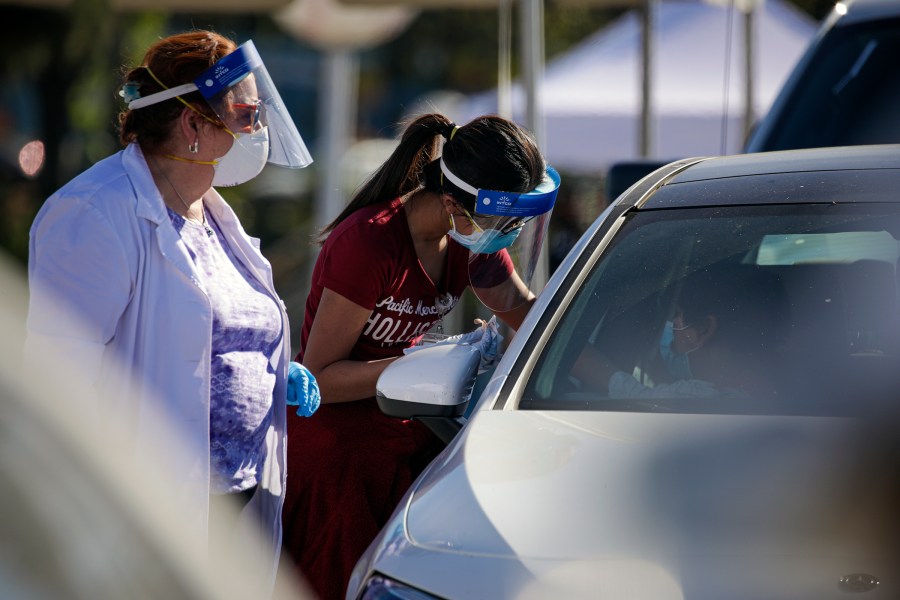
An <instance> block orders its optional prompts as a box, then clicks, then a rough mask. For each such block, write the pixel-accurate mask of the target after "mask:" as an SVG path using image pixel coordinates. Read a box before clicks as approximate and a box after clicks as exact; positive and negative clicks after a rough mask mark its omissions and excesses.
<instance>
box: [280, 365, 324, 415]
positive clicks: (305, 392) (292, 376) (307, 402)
mask: <svg viewBox="0 0 900 600" xmlns="http://www.w3.org/2000/svg"><path fill="white" fill-rule="evenodd" d="M321 400H322V398H321V396H319V384H318V383H316V378H315V377H313V374H312V373H310V372H309V369H307V368H306V367H304V366H303V365H301V364H300V363H296V362H293V361H291V363H290V364H289V365H288V378H287V403H288V404H289V405H290V406H296V407H297V414H298V415H300V416H301V417H309V416H311V415H312V414H313V413H314V412H316V409H317V408H319V404H320V403H321Z"/></svg>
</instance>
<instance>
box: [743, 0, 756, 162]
mask: <svg viewBox="0 0 900 600" xmlns="http://www.w3.org/2000/svg"><path fill="white" fill-rule="evenodd" d="M742 12H743V13H744V82H745V85H744V131H743V138H742V139H741V146H743V145H744V141H745V140H746V139H747V136H748V135H750V130H751V129H752V128H753V122H754V121H755V119H756V115H755V114H754V111H753V94H754V89H753V87H754V81H753V70H754V66H755V65H754V62H755V56H754V54H755V49H754V41H753V30H754V21H755V18H754V16H755V13H756V3H753V4H751V5H750V6H748V7H747V8H746V9H745V10H744V11H742Z"/></svg>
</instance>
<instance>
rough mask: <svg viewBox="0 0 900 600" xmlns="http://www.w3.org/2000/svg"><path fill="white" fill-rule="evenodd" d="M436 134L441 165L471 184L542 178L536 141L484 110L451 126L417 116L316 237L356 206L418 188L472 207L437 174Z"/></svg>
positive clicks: (521, 188)
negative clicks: (442, 162) (472, 117)
mask: <svg viewBox="0 0 900 600" xmlns="http://www.w3.org/2000/svg"><path fill="white" fill-rule="evenodd" d="M438 136H442V137H443V138H444V139H445V140H447V142H446V143H445V144H444V146H443V156H444V162H445V163H446V165H447V168H449V169H450V170H451V171H452V172H453V174H454V175H456V176H457V177H459V178H460V179H462V180H463V181H465V182H466V183H468V184H469V185H472V186H474V187H476V188H480V189H489V190H503V191H508V192H527V191H530V190H533V189H534V188H535V187H537V186H538V184H539V183H540V182H541V181H542V180H543V177H544V170H545V168H546V165H545V164H544V158H543V156H541V153H540V150H538V147H537V142H535V140H534V137H533V136H532V135H531V134H530V133H529V132H528V131H527V130H525V129H523V128H522V127H520V126H518V125H516V124H515V123H513V122H512V121H509V120H507V119H504V118H502V117H497V116H491V115H488V116H482V117H478V118H477V119H474V120H473V121H471V122H469V123H467V124H466V125H464V126H462V127H456V125H455V124H454V123H453V122H451V121H450V120H449V119H448V118H447V117H445V116H443V115H440V114H428V115H423V116H421V117H418V118H417V119H415V120H414V121H413V122H412V123H410V125H409V126H408V127H407V128H406V131H405V132H404V133H403V137H402V138H401V140H400V144H399V145H398V146H397V148H396V149H395V150H394V152H393V153H392V154H391V156H390V157H389V158H388V159H387V160H386V161H385V162H384V164H383V165H381V167H380V168H379V169H378V170H377V171H376V172H375V173H374V174H373V175H372V176H371V177H370V178H369V179H368V180H367V181H366V182H365V183H364V184H363V186H362V187H361V188H360V189H359V191H357V192H356V194H355V195H354V196H353V199H352V200H351V201H350V204H348V205H347V207H346V208H345V209H344V211H343V212H342V213H341V214H340V215H338V217H337V218H336V219H335V220H334V221H332V222H331V223H330V224H329V225H328V226H327V227H325V228H324V229H323V230H322V231H321V233H320V237H319V242H320V243H321V242H322V241H324V239H325V237H327V236H328V234H329V233H331V231H332V230H334V228H335V227H337V226H338V224H339V223H340V222H341V221H343V220H344V219H346V218H347V217H349V216H350V215H351V214H353V213H354V212H356V211H357V210H359V209H360V208H363V207H365V206H369V205H371V204H375V203H377V202H383V201H385V200H390V199H393V198H398V197H400V196H403V195H405V194H408V193H409V192H412V191H414V190H416V189H419V188H424V189H425V190H426V191H429V192H433V193H436V194H450V195H451V196H453V198H454V199H455V200H456V201H457V202H459V203H461V204H462V205H463V206H465V207H466V210H468V211H470V212H475V197H474V196H472V195H471V194H469V193H468V192H466V191H464V190H461V189H460V188H458V187H457V186H455V185H454V184H453V183H451V182H450V181H449V180H448V179H447V178H446V177H443V176H442V173H441V167H440V161H439V157H440V152H439V150H440V148H441V146H440V139H439V137H438Z"/></svg>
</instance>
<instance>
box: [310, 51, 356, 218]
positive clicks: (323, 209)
mask: <svg viewBox="0 0 900 600" xmlns="http://www.w3.org/2000/svg"><path fill="white" fill-rule="evenodd" d="M323 59H324V63H323V69H322V96H321V100H320V104H319V108H320V110H319V140H320V144H321V148H320V150H319V154H320V156H319V157H318V158H317V161H316V164H318V165H320V167H319V169H320V170H319V177H320V180H319V185H318V193H317V195H316V209H315V219H316V226H317V227H321V226H324V225H327V224H328V223H330V222H331V221H332V220H333V219H334V218H335V217H337V216H338V214H340V212H341V209H343V207H344V192H343V182H342V181H341V164H342V162H343V158H344V153H345V152H346V151H347V148H348V147H349V145H350V141H351V140H352V139H353V138H354V136H355V124H356V120H355V117H354V115H355V114H356V96H357V85H356V83H357V80H358V79H359V76H358V72H357V71H358V60H357V58H356V56H355V54H354V53H353V51H351V50H346V49H330V50H327V51H326V52H325V53H324V56H323Z"/></svg>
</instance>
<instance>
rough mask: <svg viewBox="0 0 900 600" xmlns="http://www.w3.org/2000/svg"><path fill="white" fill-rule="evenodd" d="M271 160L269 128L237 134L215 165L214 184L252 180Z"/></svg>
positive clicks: (234, 183)
mask: <svg viewBox="0 0 900 600" xmlns="http://www.w3.org/2000/svg"><path fill="white" fill-rule="evenodd" d="M268 160H269V128H268V127H261V128H260V129H259V130H258V131H254V132H253V133H238V134H235V139H234V144H232V145H231V148H230V149H229V150H228V152H226V153H225V156H223V157H222V158H220V159H219V160H218V161H217V162H216V164H215V165H214V166H213V168H214V169H215V171H216V172H215V175H213V180H212V184H213V186H221V187H230V186H233V185H240V184H242V183H245V182H247V181H250V180H251V179H253V178H254V177H256V176H257V175H259V173H260V171H262V170H263V167H265V166H266V161H268Z"/></svg>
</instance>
